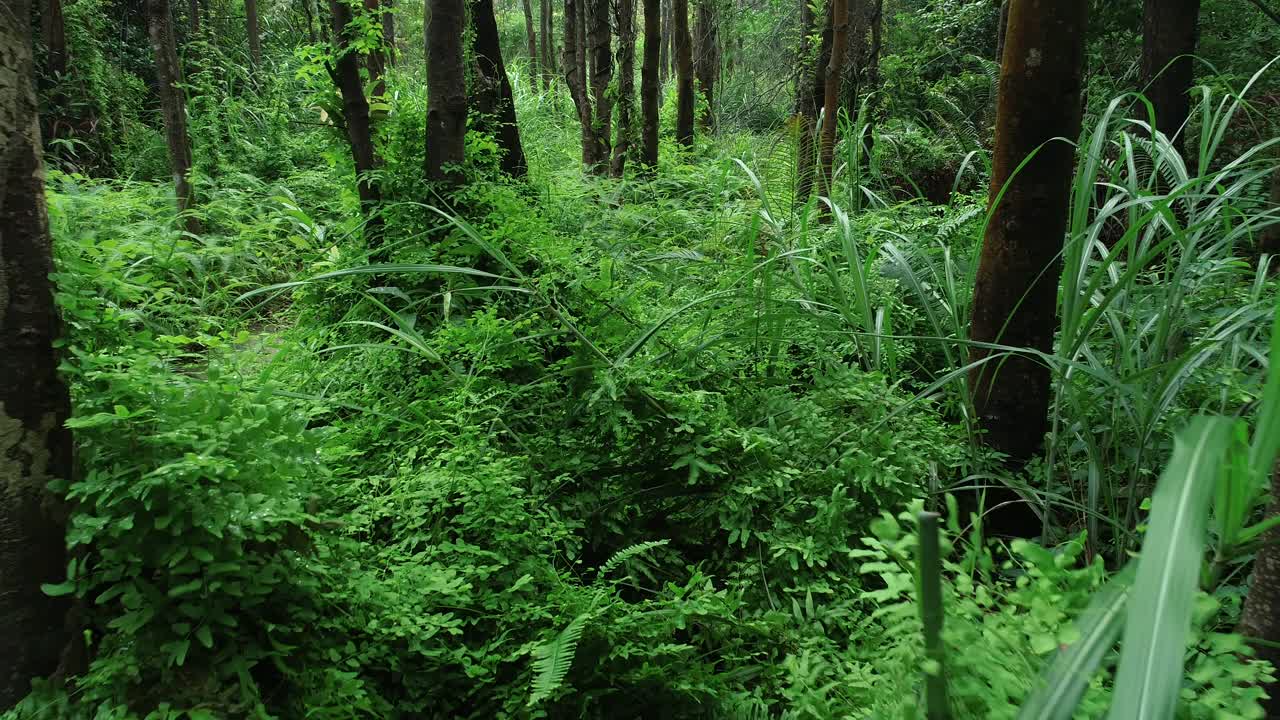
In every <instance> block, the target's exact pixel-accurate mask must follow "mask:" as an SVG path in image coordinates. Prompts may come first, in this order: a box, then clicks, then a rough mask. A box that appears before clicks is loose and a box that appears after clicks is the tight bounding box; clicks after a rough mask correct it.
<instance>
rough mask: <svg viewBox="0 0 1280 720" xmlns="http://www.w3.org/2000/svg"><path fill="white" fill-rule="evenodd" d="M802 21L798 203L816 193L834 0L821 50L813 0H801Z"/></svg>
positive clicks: (798, 79)
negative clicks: (815, 39) (820, 114)
mask: <svg viewBox="0 0 1280 720" xmlns="http://www.w3.org/2000/svg"><path fill="white" fill-rule="evenodd" d="M800 2H801V10H800V20H801V22H800V25H801V28H802V29H803V30H804V31H805V32H804V35H803V36H802V39H801V43H800V49H801V52H800V55H799V58H798V60H797V62H796V73H797V77H796V105H795V117H796V198H795V200H796V204H797V205H803V204H805V203H807V202H809V196H810V195H811V194H812V193H813V180H814V168H815V165H816V162H815V161H816V157H815V156H816V153H815V152H814V151H815V150H816V145H815V142H814V141H815V140H816V139H817V131H818V128H817V124H818V110H819V109H820V108H821V107H822V102H823V99H824V97H825V95H826V92H825V85H824V83H823V78H824V77H825V74H826V71H827V64H828V63H829V62H830V61H831V9H832V8H831V4H830V3H827V17H826V20H825V21H824V22H823V26H822V37H821V39H820V41H819V44H818V48H817V53H816V54H815V53H814V52H813V48H812V47H811V44H812V40H811V36H812V35H813V29H814V25H815V20H814V17H813V10H812V6H810V5H809V0H800Z"/></svg>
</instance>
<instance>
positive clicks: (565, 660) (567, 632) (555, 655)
mask: <svg viewBox="0 0 1280 720" xmlns="http://www.w3.org/2000/svg"><path fill="white" fill-rule="evenodd" d="M590 617H591V616H590V614H588V613H583V614H582V615H579V616H578V617H576V618H574V619H573V620H572V621H571V622H570V623H569V624H568V625H567V626H565V629H564V630H561V631H560V634H559V635H557V636H556V638H555V640H552V641H551V642H549V643H546V644H544V645H542V646H541V647H539V648H538V649H537V650H536V651H535V655H536V657H537V659H536V660H535V661H534V663H533V672H534V677H533V694H532V695H530V696H529V704H530V705H536V704H537V703H539V702H542V701H543V700H545V699H546V698H548V697H550V696H551V693H553V692H555V691H556V690H558V689H560V686H561V685H563V684H564V678H565V675H568V674H569V667H570V666H572V665H573V656H574V655H575V654H576V653H577V651H578V641H579V640H581V639H582V632H583V630H585V629H586V627H587V619H588V618H590Z"/></svg>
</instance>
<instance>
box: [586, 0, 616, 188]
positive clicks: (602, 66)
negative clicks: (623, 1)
mask: <svg viewBox="0 0 1280 720" xmlns="http://www.w3.org/2000/svg"><path fill="white" fill-rule="evenodd" d="M592 8H593V10H592V13H591V94H592V96H593V98H594V100H595V117H594V118H593V119H594V120H595V122H594V124H593V125H592V135H593V136H594V137H595V143H596V150H595V163H594V164H593V166H592V168H591V171H592V172H594V173H595V174H597V175H604V174H606V173H607V172H609V146H610V144H611V143H610V137H609V135H610V133H612V132H613V98H612V97H611V96H610V93H609V83H611V82H612V81H613V53H612V51H611V47H610V46H611V45H612V39H613V35H612V33H611V32H610V30H609V0H594V2H593V3H592Z"/></svg>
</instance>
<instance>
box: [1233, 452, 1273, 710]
mask: <svg viewBox="0 0 1280 720" xmlns="http://www.w3.org/2000/svg"><path fill="white" fill-rule="evenodd" d="M1276 515H1280V464H1277V466H1276V468H1275V472H1273V473H1272V475H1271V504H1270V505H1269V506H1268V507H1267V517H1275V516H1276ZM1238 630H1239V633H1240V634H1241V635H1243V636H1245V637H1246V638H1249V639H1252V640H1261V641H1262V642H1259V643H1255V644H1254V650H1255V651H1256V654H1255V656H1254V657H1256V658H1259V659H1262V660H1266V661H1267V662H1269V663H1271V665H1272V666H1273V667H1280V528H1272V529H1271V530H1268V531H1267V532H1266V533H1265V534H1264V535H1263V536H1262V547H1261V548H1260V549H1259V550H1258V554H1257V555H1256V556H1255V557H1254V560H1253V578H1252V580H1250V581H1249V594H1248V595H1247V596H1246V597H1245V601H1244V613H1243V614H1242V615H1241V616H1240V627H1239V629H1238ZM1263 689H1264V690H1266V692H1267V695H1269V696H1270V698H1269V699H1268V700H1266V701H1265V703H1264V705H1263V707H1264V708H1265V709H1266V713H1267V714H1266V717H1268V718H1277V717H1280V682H1276V681H1273V682H1271V683H1268V685H1267V686H1266V687H1264V688H1263Z"/></svg>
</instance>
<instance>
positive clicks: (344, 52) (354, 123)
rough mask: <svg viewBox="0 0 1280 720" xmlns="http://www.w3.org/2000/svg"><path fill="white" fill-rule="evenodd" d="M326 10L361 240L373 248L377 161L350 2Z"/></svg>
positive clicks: (378, 236) (333, 1)
mask: <svg viewBox="0 0 1280 720" xmlns="http://www.w3.org/2000/svg"><path fill="white" fill-rule="evenodd" d="M329 11H330V12H331V13H332V14H333V38H334V46H335V47H334V55H335V56H336V57H337V59H336V60H335V61H334V62H335V67H334V69H333V70H332V74H333V81H334V84H335V85H337V86H338V92H339V93H340V94H341V95H342V120H343V123H344V124H345V125H346V128H347V143H348V144H349V145H350V146H351V160H352V162H353V164H354V165H355V170H356V192H357V194H358V195H359V196H360V210H361V212H362V213H363V215H364V217H365V244H366V245H367V246H368V247H369V248H371V249H376V248H378V246H379V245H381V243H382V217H381V215H379V214H378V209H379V206H381V205H382V191H381V189H380V188H379V187H378V185H377V182H376V181H375V180H374V178H373V173H374V171H375V170H377V169H378V165H379V162H378V155H377V153H376V151H375V150H374V147H373V121H372V118H370V116H369V101H368V100H367V99H366V98H365V95H364V84H363V83H362V82H361V80H360V54H359V53H358V52H357V51H356V50H355V49H354V48H353V47H352V41H353V39H354V38H353V37H352V33H354V32H356V28H355V23H354V19H353V18H352V16H351V6H350V5H348V4H347V3H346V0H329Z"/></svg>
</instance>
